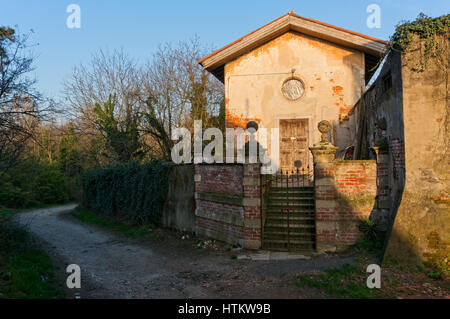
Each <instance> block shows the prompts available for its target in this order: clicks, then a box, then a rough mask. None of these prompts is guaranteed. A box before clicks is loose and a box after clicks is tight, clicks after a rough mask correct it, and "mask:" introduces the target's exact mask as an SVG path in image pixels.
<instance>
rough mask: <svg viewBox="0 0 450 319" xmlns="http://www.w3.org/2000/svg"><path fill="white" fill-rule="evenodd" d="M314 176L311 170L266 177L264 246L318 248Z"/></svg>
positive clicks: (297, 248)
mask: <svg viewBox="0 0 450 319" xmlns="http://www.w3.org/2000/svg"><path fill="white" fill-rule="evenodd" d="M313 179H314V177H313V171H312V170H310V169H309V167H308V168H307V169H304V168H303V169H297V170H295V171H294V170H293V171H279V172H278V173H277V174H274V175H264V176H263V192H264V193H263V198H264V210H263V212H264V213H263V216H264V218H263V247H264V248H265V249H269V250H280V251H303V250H313V249H315V217H314V216H315V210H314V180H313Z"/></svg>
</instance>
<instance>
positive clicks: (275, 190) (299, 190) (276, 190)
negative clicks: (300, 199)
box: [269, 187, 314, 194]
mask: <svg viewBox="0 0 450 319" xmlns="http://www.w3.org/2000/svg"><path fill="white" fill-rule="evenodd" d="M280 193H282V194H286V193H289V194H314V187H271V188H270V190H269V194H280Z"/></svg>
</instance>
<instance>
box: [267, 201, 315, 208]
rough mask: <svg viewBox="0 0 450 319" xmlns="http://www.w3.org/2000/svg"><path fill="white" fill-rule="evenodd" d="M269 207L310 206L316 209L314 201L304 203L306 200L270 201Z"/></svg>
mask: <svg viewBox="0 0 450 319" xmlns="http://www.w3.org/2000/svg"><path fill="white" fill-rule="evenodd" d="M267 208H276V209H286V208H289V209H292V208H310V209H314V202H312V203H304V202H299V203H295V202H289V203H282V202H274V203H268V204H267Z"/></svg>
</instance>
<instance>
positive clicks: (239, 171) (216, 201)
mask: <svg viewBox="0 0 450 319" xmlns="http://www.w3.org/2000/svg"><path fill="white" fill-rule="evenodd" d="M195 198H196V212H195V215H196V232H197V234H198V235H201V236H207V237H210V238H214V239H218V240H221V241H225V242H228V243H231V244H238V245H241V246H243V247H245V248H248V249H258V248H260V247H261V188H260V165H259V164H231V165H230V164H220V165H216V164H213V165H205V164H201V165H195Z"/></svg>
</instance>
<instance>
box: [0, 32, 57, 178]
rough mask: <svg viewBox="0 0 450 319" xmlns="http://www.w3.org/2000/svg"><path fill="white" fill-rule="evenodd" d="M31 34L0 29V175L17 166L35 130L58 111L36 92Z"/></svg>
mask: <svg viewBox="0 0 450 319" xmlns="http://www.w3.org/2000/svg"><path fill="white" fill-rule="evenodd" d="M27 40H28V35H18V34H17V33H16V31H15V30H14V29H11V28H7V27H0V174H1V173H2V172H4V171H6V169H8V168H9V167H11V166H13V165H14V164H16V163H17V160H18V159H19V157H20V155H21V154H22V152H23V150H24V148H25V145H26V142H27V141H28V140H29V139H30V138H32V136H33V132H34V128H35V127H36V126H37V124H38V123H39V122H40V121H42V120H44V119H45V118H46V116H48V115H49V114H50V113H51V111H53V110H54V108H53V105H52V103H51V101H49V100H45V99H44V98H42V96H41V95H40V94H39V93H38V92H37V91H36V90H35V88H34V84H35V83H36V80H35V79H31V78H30V77H29V76H28V74H29V73H30V72H31V71H32V70H33V67H32V63H33V56H31V54H30V52H29V50H28V49H29V46H28V44H27Z"/></svg>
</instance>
